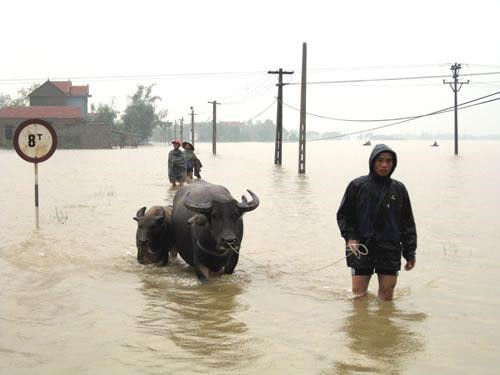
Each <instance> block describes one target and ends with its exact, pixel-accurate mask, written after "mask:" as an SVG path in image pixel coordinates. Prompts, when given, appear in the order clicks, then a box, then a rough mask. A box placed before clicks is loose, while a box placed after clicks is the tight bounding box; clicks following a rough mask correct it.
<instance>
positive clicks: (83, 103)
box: [63, 96, 88, 116]
mask: <svg viewBox="0 0 500 375" xmlns="http://www.w3.org/2000/svg"><path fill="white" fill-rule="evenodd" d="M65 99H66V100H65V103H64V104H63V105H65V106H68V107H79V108H80V109H81V110H82V112H81V113H82V116H86V115H87V114H88V111H87V98H85V97H83V96H67V97H66V98H65Z"/></svg>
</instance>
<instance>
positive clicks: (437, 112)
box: [311, 98, 500, 142]
mask: <svg viewBox="0 0 500 375" xmlns="http://www.w3.org/2000/svg"><path fill="white" fill-rule="evenodd" d="M497 100H500V98H495V99H490V100H485V101H484V102H480V103H475V104H471V105H469V106H465V107H462V108H460V109H465V108H470V107H475V106H477V105H481V104H486V103H491V102H494V101H497ZM450 111H451V109H448V110H439V111H436V112H432V113H427V114H425V115H420V116H417V117H415V118H411V119H407V120H402V121H398V122H395V123H393V124H387V125H382V126H376V127H373V128H369V129H363V130H359V131H355V132H351V133H344V134H341V135H335V136H331V137H324V138H319V139H314V140H312V141H311V142H314V141H324V140H327V139H335V138H343V137H347V136H350V135H356V134H361V133H364V132H367V131H372V130H378V129H382V128H388V127H390V126H396V125H399V124H402V123H405V122H409V121H412V120H416V119H419V118H422V117H426V116H432V115H436V114H441V113H444V112H450Z"/></svg>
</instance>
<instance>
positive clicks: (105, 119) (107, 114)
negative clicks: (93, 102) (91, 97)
mask: <svg viewBox="0 0 500 375" xmlns="http://www.w3.org/2000/svg"><path fill="white" fill-rule="evenodd" d="M117 117H118V111H116V110H115V109H114V108H113V107H112V106H111V105H109V104H101V103H99V106H98V107H97V111H96V112H95V117H94V122H96V123H106V124H109V123H111V124H113V125H114V124H115V121H116V118H117Z"/></svg>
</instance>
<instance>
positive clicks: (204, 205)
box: [184, 190, 259, 255]
mask: <svg viewBox="0 0 500 375" xmlns="http://www.w3.org/2000/svg"><path fill="white" fill-rule="evenodd" d="M247 191H248V193H249V194H250V196H251V197H252V200H251V201H250V202H249V201H247V199H246V198H245V196H242V197H241V199H242V201H241V202H237V201H236V200H235V199H228V200H213V201H211V202H201V203H199V202H192V201H190V200H189V194H188V195H187V196H186V200H185V201H184V206H185V207H186V208H187V209H189V210H191V211H193V212H196V214H195V215H194V216H192V217H191V218H189V220H188V223H190V224H192V225H198V226H202V227H204V228H205V229H206V230H205V231H201V232H200V234H201V235H202V236H203V237H204V238H198V239H197V241H198V242H200V241H202V242H203V243H198V245H199V246H201V247H203V246H205V245H207V242H208V243H209V244H210V245H211V246H210V247H212V248H215V251H216V252H217V253H220V254H221V255H222V254H225V253H227V252H228V251H229V250H231V249H233V250H239V248H240V245H241V238H242V236H243V222H242V220H241V216H242V215H243V214H244V213H245V212H247V211H252V210H255V209H256V208H257V207H258V206H259V198H258V197H257V196H256V195H255V194H254V193H253V192H252V191H250V190H247Z"/></svg>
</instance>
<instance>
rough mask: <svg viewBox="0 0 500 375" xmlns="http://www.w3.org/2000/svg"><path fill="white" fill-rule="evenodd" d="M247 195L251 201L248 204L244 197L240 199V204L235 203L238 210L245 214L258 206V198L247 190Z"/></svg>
mask: <svg viewBox="0 0 500 375" xmlns="http://www.w3.org/2000/svg"><path fill="white" fill-rule="evenodd" d="M247 191H248V194H250V196H251V197H252V200H251V201H250V202H248V201H247V199H246V198H245V196H243V197H242V199H241V200H242V202H241V203H237V205H238V208H239V209H240V212H247V211H252V210H255V209H256V208H257V207H258V206H259V203H260V201H259V198H258V197H257V196H256V195H255V194H254V193H253V192H252V191H251V190H249V189H247Z"/></svg>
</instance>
